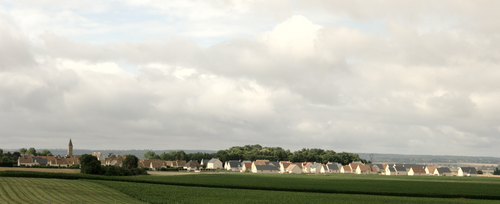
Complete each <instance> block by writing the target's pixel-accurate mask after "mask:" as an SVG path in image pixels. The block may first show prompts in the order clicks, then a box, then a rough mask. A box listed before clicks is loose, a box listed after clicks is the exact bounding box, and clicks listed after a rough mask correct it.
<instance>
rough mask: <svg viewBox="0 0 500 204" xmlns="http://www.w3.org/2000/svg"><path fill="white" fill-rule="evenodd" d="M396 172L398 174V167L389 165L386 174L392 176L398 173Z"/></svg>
mask: <svg viewBox="0 0 500 204" xmlns="http://www.w3.org/2000/svg"><path fill="white" fill-rule="evenodd" d="M396 174H397V172H396V169H394V167H392V166H387V168H385V175H387V176H392V175H396Z"/></svg>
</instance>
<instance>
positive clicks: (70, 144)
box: [66, 139, 73, 157]
mask: <svg viewBox="0 0 500 204" xmlns="http://www.w3.org/2000/svg"><path fill="white" fill-rule="evenodd" d="M66 156H69V157H72V156H73V143H72V142H71V139H69V144H68V155H66Z"/></svg>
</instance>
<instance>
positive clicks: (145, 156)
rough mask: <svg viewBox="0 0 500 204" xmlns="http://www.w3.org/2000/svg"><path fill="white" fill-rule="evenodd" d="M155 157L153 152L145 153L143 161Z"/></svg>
mask: <svg viewBox="0 0 500 204" xmlns="http://www.w3.org/2000/svg"><path fill="white" fill-rule="evenodd" d="M155 156H156V153H155V152H153V151H147V152H146V153H144V158H145V159H154V158H155Z"/></svg>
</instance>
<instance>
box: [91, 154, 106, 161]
mask: <svg viewBox="0 0 500 204" xmlns="http://www.w3.org/2000/svg"><path fill="white" fill-rule="evenodd" d="M92 156H94V157H97V160H99V161H101V160H106V157H104V155H103V154H102V153H101V152H93V153H92Z"/></svg>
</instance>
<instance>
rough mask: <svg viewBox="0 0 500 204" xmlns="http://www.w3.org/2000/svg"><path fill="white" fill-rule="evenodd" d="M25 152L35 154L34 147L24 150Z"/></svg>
mask: <svg viewBox="0 0 500 204" xmlns="http://www.w3.org/2000/svg"><path fill="white" fill-rule="evenodd" d="M26 154H33V155H35V154H36V149H35V148H34V147H32V148H30V149H28V151H26Z"/></svg>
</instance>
